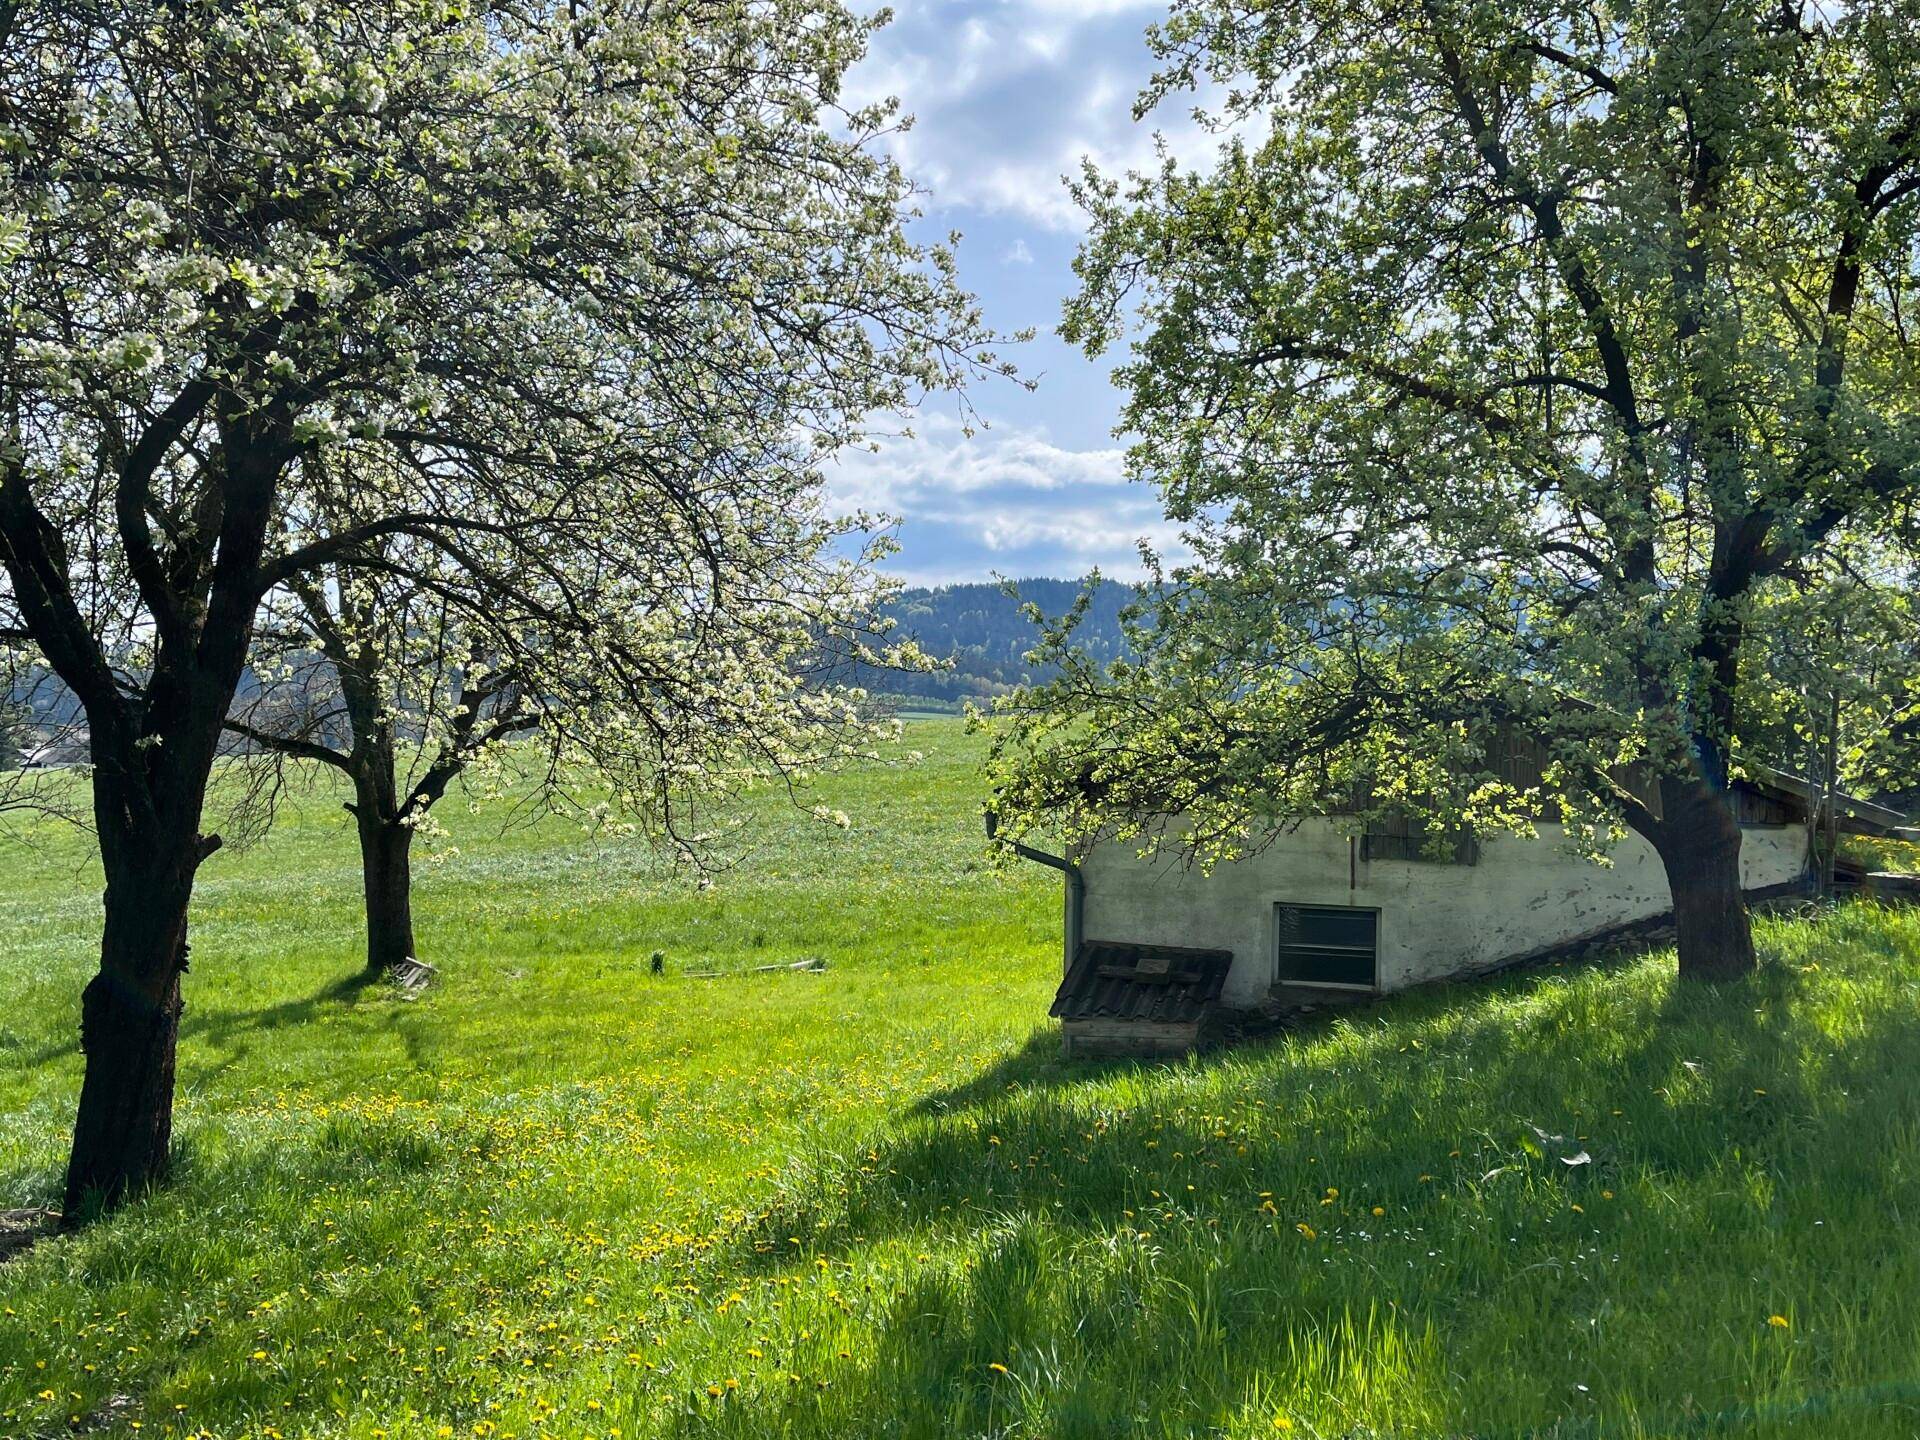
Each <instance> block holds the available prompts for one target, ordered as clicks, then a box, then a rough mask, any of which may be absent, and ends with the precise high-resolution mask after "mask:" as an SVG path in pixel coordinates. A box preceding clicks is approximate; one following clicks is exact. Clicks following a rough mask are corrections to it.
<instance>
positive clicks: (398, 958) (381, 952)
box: [348, 771, 417, 975]
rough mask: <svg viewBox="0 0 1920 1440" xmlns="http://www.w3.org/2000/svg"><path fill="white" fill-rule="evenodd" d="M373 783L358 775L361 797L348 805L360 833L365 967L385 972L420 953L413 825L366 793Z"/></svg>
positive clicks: (372, 971)
mask: <svg viewBox="0 0 1920 1440" xmlns="http://www.w3.org/2000/svg"><path fill="white" fill-rule="evenodd" d="M391 773H392V772H391V771H389V772H388V774H389V776H391ZM372 788H373V787H371V786H369V785H367V784H365V783H364V782H363V781H362V780H361V778H360V777H358V776H356V777H355V784H354V789H355V793H356V795H357V796H358V798H357V799H356V800H355V801H354V803H353V804H352V805H351V806H349V807H348V808H349V809H351V810H352V811H353V818H354V822H355V824H356V826H357V828H358V830H359V834H360V874H361V881H362V884H363V886H364V889H365V892H366V912H367V973H368V974H369V975H384V974H387V973H390V972H391V971H393V970H395V969H397V968H398V967H399V966H400V965H402V964H404V963H405V962H406V961H408V960H411V959H414V958H415V957H416V953H417V952H416V950H415V946H414V940H413V872H412V860H411V851H412V847H413V827H412V826H411V825H408V824H406V823H405V822H404V821H402V820H400V819H397V818H395V817H394V815H393V813H392V808H391V806H384V807H383V806H382V805H380V803H379V797H378V796H376V795H372V794H369V793H368V791H369V790H370V789H372ZM388 798H389V799H391V798H392V797H391V796H389V797H388Z"/></svg>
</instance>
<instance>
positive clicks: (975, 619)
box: [852, 579, 1134, 703]
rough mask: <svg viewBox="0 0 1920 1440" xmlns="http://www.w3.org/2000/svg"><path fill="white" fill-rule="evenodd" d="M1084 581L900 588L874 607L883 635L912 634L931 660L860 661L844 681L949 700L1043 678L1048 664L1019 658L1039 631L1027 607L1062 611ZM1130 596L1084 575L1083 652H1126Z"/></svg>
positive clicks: (1051, 670) (1125, 588)
mask: <svg viewBox="0 0 1920 1440" xmlns="http://www.w3.org/2000/svg"><path fill="white" fill-rule="evenodd" d="M1087 589H1088V585H1087V582H1084V581H1080V580H1047V579H1026V580H1017V581H1015V582H1013V586H1012V590H1011V592H1009V589H1008V587H1007V586H1005V585H1003V584H997V583H981V584H973V585H942V586H939V587H937V588H932V589H915V590H903V591H901V592H900V594H899V595H898V596H897V597H896V598H895V599H894V600H893V601H892V602H891V603H890V604H888V605H887V606H885V607H884V610H883V612H882V613H883V614H884V615H885V616H886V617H887V618H888V619H890V620H892V621H893V622H894V624H895V627H896V628H895V630H894V632H893V634H892V635H891V636H890V637H889V638H894V639H903V640H910V641H912V642H913V643H914V644H915V645H917V646H918V648H919V649H920V650H921V651H923V652H924V653H925V654H926V655H927V656H928V657H929V658H930V659H932V660H934V661H936V662H938V664H939V668H937V669H934V670H928V671H918V672H916V671H900V670H888V669H882V668H880V667H877V666H873V665H866V664H862V665H858V666H856V667H855V670H854V673H853V677H852V683H854V684H856V685H859V686H861V687H862V688H864V689H866V690H869V691H871V692H873V693H874V694H876V695H889V696H897V697H912V698H924V699H928V700H938V701H944V702H955V703H957V702H961V701H966V700H986V699H991V698H993V697H994V696H996V695H1005V694H1007V693H1009V692H1011V691H1013V690H1015V689H1017V688H1019V687H1020V686H1022V685H1027V684H1031V683H1034V682H1036V681H1041V680H1046V679H1050V678H1052V676H1053V675H1054V674H1055V673H1057V667H1056V666H1055V665H1053V664H1052V663H1051V662H1047V663H1041V664H1034V663H1033V662H1031V661H1029V660H1028V658H1027V657H1028V655H1029V653H1030V652H1031V651H1032V650H1033V648H1034V645H1035V643H1036V642H1037V641H1038V640H1039V639H1040V635H1041V631H1040V629H1039V627H1038V626H1036V625H1035V623H1034V621H1033V619H1032V617H1031V615H1030V613H1029V611H1028V609H1027V607H1028V606H1032V607H1035V608H1037V609H1038V610H1039V611H1040V612H1041V613H1042V614H1043V615H1046V616H1048V617H1054V616H1059V615H1063V614H1065V613H1066V612H1067V611H1068V610H1070V609H1071V608H1072V607H1073V605H1074V602H1075V601H1076V600H1077V599H1078V598H1079V597H1080V595H1081V593H1082V591H1084V590H1087ZM1133 598H1134V590H1133V587H1132V586H1129V585H1122V584H1119V583H1117V582H1115V581H1112V580H1102V579H1096V580H1094V581H1093V582H1092V586H1091V596H1090V599H1089V601H1088V604H1087V607H1086V611H1085V614H1084V616H1083V617H1082V619H1081V621H1080V623H1079V625H1078V627H1077V628H1076V629H1075V632H1074V634H1075V638H1076V640H1077V641H1078V643H1079V645H1080V647H1081V648H1082V649H1083V650H1084V651H1085V652H1086V654H1087V655H1089V656H1090V657H1092V658H1093V659H1094V660H1096V661H1098V662H1100V663H1102V664H1104V663H1106V662H1107V661H1110V660H1114V659H1117V658H1119V657H1120V656H1121V655H1123V654H1125V653H1126V638H1125V635H1124V633H1123V630H1122V626H1121V622H1120V612H1121V610H1122V609H1123V608H1124V607H1125V606H1126V605H1127V604H1128V602H1129V601H1131V600H1132V599H1133Z"/></svg>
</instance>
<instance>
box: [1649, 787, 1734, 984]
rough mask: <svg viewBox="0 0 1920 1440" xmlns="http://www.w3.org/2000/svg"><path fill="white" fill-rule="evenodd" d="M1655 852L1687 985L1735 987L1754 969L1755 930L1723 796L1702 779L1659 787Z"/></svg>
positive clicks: (1730, 819) (1731, 817) (1731, 813)
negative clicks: (1716, 982)
mask: <svg viewBox="0 0 1920 1440" xmlns="http://www.w3.org/2000/svg"><path fill="white" fill-rule="evenodd" d="M1660 788H1661V804H1662V809H1663V811H1664V814H1663V816H1662V818H1661V824H1660V834H1659V838H1658V839H1657V840H1656V841H1655V846H1654V848H1655V849H1656V850H1657V851H1658V852H1659V854H1660V860H1661V863H1662V864H1663V865H1664V866H1665V867H1666V872H1667V886H1668V889H1669V890H1670V891H1671V892H1672V895H1673V921H1674V942H1675V946H1676V948H1677V949H1678V951H1679V959H1680V978H1681V979H1683V980H1737V979H1739V978H1740V977H1741V976H1743V975H1748V974H1751V973H1752V972H1753V970H1754V967H1755V965H1756V963H1757V961H1756V959H1755V955H1754V948H1753V923H1752V918H1751V916H1750V915H1749V914H1748V911H1747V897H1746V892H1745V891H1744V890H1743V889H1742V888H1741V885H1740V824H1739V821H1738V820H1737V819H1736V818H1735V816H1734V814H1733V811H1732V810H1731V809H1730V808H1729V807H1728V805H1727V803H1726V800H1725V799H1724V798H1723V796H1722V794H1721V793H1718V792H1716V791H1715V790H1714V789H1713V788H1712V787H1711V786H1709V785H1707V784H1705V783H1703V782H1701V781H1698V780H1675V779H1669V780H1666V781H1663V782H1662V784H1661V787H1660Z"/></svg>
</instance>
